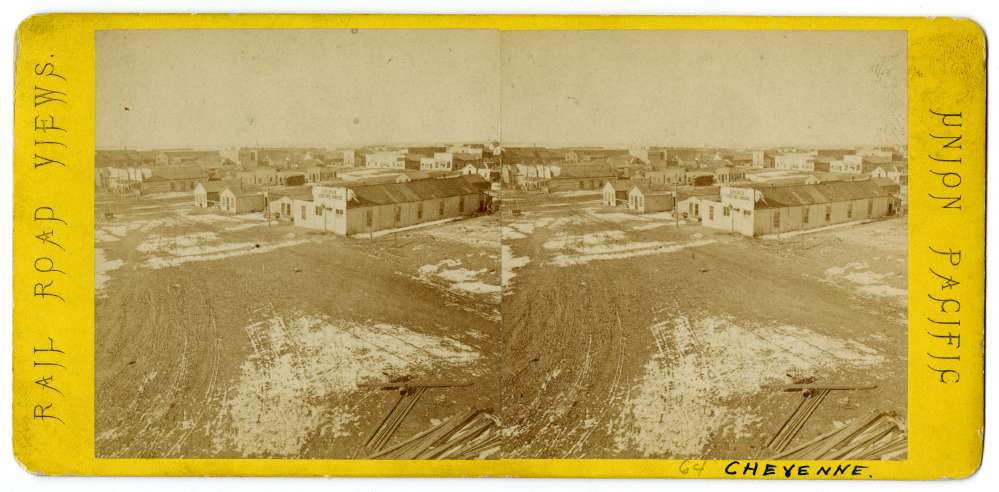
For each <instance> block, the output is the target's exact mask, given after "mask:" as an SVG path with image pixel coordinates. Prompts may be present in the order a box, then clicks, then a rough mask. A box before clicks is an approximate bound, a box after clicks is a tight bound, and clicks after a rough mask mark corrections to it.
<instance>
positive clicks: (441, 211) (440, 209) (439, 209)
mask: <svg viewBox="0 0 999 492" xmlns="http://www.w3.org/2000/svg"><path fill="white" fill-rule="evenodd" d="M437 215H438V216H440V217H443V216H444V200H441V201H440V202H439V203H438V204H437Z"/></svg>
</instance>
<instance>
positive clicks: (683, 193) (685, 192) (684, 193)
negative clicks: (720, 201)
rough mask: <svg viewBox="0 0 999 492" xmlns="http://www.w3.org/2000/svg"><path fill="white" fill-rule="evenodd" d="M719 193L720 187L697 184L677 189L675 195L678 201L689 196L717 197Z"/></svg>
mask: <svg viewBox="0 0 999 492" xmlns="http://www.w3.org/2000/svg"><path fill="white" fill-rule="evenodd" d="M720 194H721V188H719V187H718V186H698V187H694V188H681V189H678V190H677V192H676V197H677V200H678V201H682V200H686V199H688V198H691V197H717V196H719V195H720Z"/></svg>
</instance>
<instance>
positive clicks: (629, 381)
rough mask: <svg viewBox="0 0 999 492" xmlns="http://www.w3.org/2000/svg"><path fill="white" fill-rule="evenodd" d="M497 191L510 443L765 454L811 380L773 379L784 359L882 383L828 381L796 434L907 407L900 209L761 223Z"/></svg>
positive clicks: (803, 371) (546, 448) (565, 449)
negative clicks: (739, 226) (794, 226)
mask: <svg viewBox="0 0 999 492" xmlns="http://www.w3.org/2000/svg"><path fill="white" fill-rule="evenodd" d="M504 198H505V199H506V198H520V199H522V200H523V202H521V203H520V209H521V210H522V213H521V214H520V215H517V216H514V215H511V214H509V213H507V214H505V215H504V216H503V231H504V241H503V258H504V272H503V278H504V284H505V287H506V290H505V293H504V296H503V301H502V313H503V354H504V357H503V365H502V369H503V374H502V384H501V387H502V391H503V413H502V414H503V418H504V421H505V422H506V423H507V424H508V426H509V427H508V429H507V434H508V439H507V443H506V448H505V450H504V454H505V455H506V456H508V457H551V458H563V457H565V458H568V457H587V458H637V457H673V458H687V457H690V458H756V457H765V456H767V453H768V451H767V450H765V449H764V446H765V444H766V442H767V440H768V439H769V438H770V437H771V436H773V434H774V433H775V432H776V431H777V430H778V429H779V427H780V426H781V424H782V423H783V422H784V420H785V419H786V418H787V416H788V415H790V413H791V412H792V411H793V409H794V407H795V406H796V405H797V403H798V402H799V401H800V399H801V397H800V396H798V395H799V394H798V393H785V392H780V391H775V390H772V389H766V388H763V386H764V385H774V384H777V385H779V384H790V383H791V382H792V376H793V377H814V378H816V382H817V383H844V384H855V385H877V389H876V390H871V391H838V392H833V393H832V394H831V395H830V397H829V398H828V399H827V400H826V402H825V403H824V404H823V405H822V406H821V407H820V408H819V409H818V411H816V413H815V414H814V415H813V416H812V417H811V418H810V420H809V421H808V423H807V424H806V425H805V427H804V428H803V430H802V432H801V434H799V436H798V438H797V440H796V441H795V442H804V441H805V440H808V439H811V438H812V437H815V436H817V435H819V434H822V433H824V432H827V431H830V430H832V429H833V428H835V426H838V425H843V424H845V423H847V422H849V421H851V420H852V419H855V418H857V417H860V416H864V415H867V414H869V413H870V412H872V411H875V410H878V411H894V412H897V413H898V415H899V416H900V417H901V418H902V419H903V420H904V417H905V413H906V412H905V410H906V372H905V369H906V337H907V335H906V303H907V298H906V285H907V279H906V275H907V274H906V271H907V270H906V248H907V246H906V245H907V232H906V222H905V219H904V218H892V219H887V220H882V221H878V222H873V223H869V224H863V225H853V226H848V227H843V228H836V229H831V230H827V231H822V232H816V233H812V234H807V235H800V236H795V237H792V238H785V239H782V240H763V239H751V238H745V237H742V236H738V235H732V234H728V233H722V232H719V231H715V230H712V229H709V228H706V227H702V226H700V225H698V224H695V223H687V222H683V221H681V222H680V223H679V224H678V223H677V221H675V220H673V219H672V217H671V216H670V215H669V214H668V213H665V214H663V213H661V214H651V215H644V216H641V215H631V214H629V213H626V212H624V211H621V210H619V209H611V208H606V207H603V206H602V205H601V204H600V201H599V199H600V196H599V194H588V195H587V194H581V193H569V194H554V195H540V194H522V195H518V194H507V195H505V197H504ZM508 260H512V261H508Z"/></svg>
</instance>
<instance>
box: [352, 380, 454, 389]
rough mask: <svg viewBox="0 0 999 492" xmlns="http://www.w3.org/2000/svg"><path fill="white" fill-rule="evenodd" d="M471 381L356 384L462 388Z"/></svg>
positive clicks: (362, 386) (391, 387) (393, 387)
mask: <svg viewBox="0 0 999 492" xmlns="http://www.w3.org/2000/svg"><path fill="white" fill-rule="evenodd" d="M471 385H472V383H471V382H469V381H462V382H447V381H431V382H425V383H420V382H413V381H403V382H398V383H358V384H357V386H358V387H360V388H372V389H402V388H463V387H466V386H471Z"/></svg>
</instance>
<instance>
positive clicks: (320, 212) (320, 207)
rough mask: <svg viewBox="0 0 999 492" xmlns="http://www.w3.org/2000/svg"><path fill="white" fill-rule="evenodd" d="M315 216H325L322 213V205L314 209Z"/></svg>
mask: <svg viewBox="0 0 999 492" xmlns="http://www.w3.org/2000/svg"><path fill="white" fill-rule="evenodd" d="M316 215H326V214H324V213H323V207H322V205H320V206H318V207H316Z"/></svg>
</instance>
